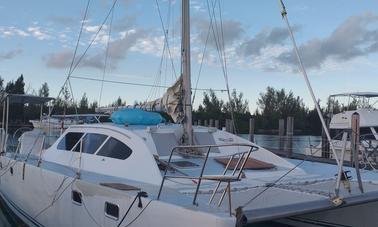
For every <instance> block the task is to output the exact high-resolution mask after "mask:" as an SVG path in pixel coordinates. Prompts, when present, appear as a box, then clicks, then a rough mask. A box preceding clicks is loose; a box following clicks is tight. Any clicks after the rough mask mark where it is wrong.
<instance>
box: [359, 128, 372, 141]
mask: <svg viewBox="0 0 378 227" xmlns="http://www.w3.org/2000/svg"><path fill="white" fill-rule="evenodd" d="M360 137H361V139H362V140H375V137H374V135H373V132H372V131H371V129H370V127H361V128H360Z"/></svg>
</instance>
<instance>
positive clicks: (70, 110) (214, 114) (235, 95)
mask: <svg viewBox="0 0 378 227" xmlns="http://www.w3.org/2000/svg"><path fill="white" fill-rule="evenodd" d="M0 89H1V91H5V92H7V93H10V94H32V95H38V96H41V97H49V96H50V89H49V86H48V84H47V83H46V82H44V83H43V84H41V86H40V87H39V89H38V90H37V91H35V90H30V89H27V90H25V82H24V76H23V75H21V76H20V77H18V78H17V79H16V80H15V81H13V80H12V81H9V82H7V83H5V81H4V80H3V79H2V78H1V77H0ZM256 104H257V109H256V110H255V111H254V112H253V113H252V112H251V111H250V110H249V102H248V100H247V99H246V98H245V97H244V94H243V93H242V92H237V91H236V90H233V91H232V92H231V93H230V98H229V99H228V101H224V100H222V99H220V98H219V97H218V96H217V95H216V93H215V92H214V91H212V90H210V91H208V92H204V94H203V100H202V103H201V104H200V105H199V107H198V108H197V109H195V110H194V111H193V120H195V121H198V120H201V121H202V122H203V121H205V120H209V119H216V120H219V121H220V123H221V125H224V124H225V121H226V119H231V118H232V114H231V113H233V117H234V119H235V123H236V124H235V126H236V129H237V132H238V133H248V128H249V119H250V118H254V119H255V129H256V133H261V132H263V133H269V132H270V133H273V132H275V131H274V130H276V129H278V122H279V119H287V117H289V116H291V117H294V127H295V130H296V132H297V133H300V134H312V135H320V133H321V124H320V120H319V118H318V115H317V113H316V110H315V109H310V108H308V107H307V106H306V105H305V104H304V102H303V100H302V98H300V97H299V96H295V95H294V93H293V92H292V91H289V92H287V91H286V90H285V89H275V88H273V87H267V88H266V90H265V91H264V92H261V93H260V94H259V98H258V99H257V103H256ZM331 104H332V105H333V107H334V108H333V109H334V111H341V110H343V108H345V107H343V106H342V105H340V104H339V103H338V102H337V101H333V102H332V103H331ZM122 105H126V101H125V100H122V99H121V97H118V98H117V99H116V100H114V102H112V103H110V104H109V105H108V106H122ZM350 105H351V106H352V107H353V105H357V103H355V102H352V103H351V104H350ZM97 107H98V103H97V102H96V101H93V102H90V101H89V100H88V97H87V95H86V93H84V94H83V95H82V97H81V98H80V99H79V100H78V101H77V102H75V101H73V99H72V96H71V94H70V91H69V88H68V87H67V86H65V87H64V88H63V89H62V92H61V95H60V97H58V98H57V99H55V101H54V108H53V112H52V113H53V114H75V113H79V114H81V113H95V109H96V108H97ZM43 108H44V112H45V113H47V112H48V109H47V107H43ZM324 110H325V107H323V108H322V111H323V112H324ZM10 111H11V113H10V116H11V118H10V120H11V121H20V119H21V120H22V121H23V122H24V123H26V122H28V121H29V120H31V119H38V118H39V114H40V108H39V107H38V106H33V105H31V106H23V105H20V104H14V105H13V106H12V107H11V108H10ZM1 113H2V111H1V112H0V115H1Z"/></svg>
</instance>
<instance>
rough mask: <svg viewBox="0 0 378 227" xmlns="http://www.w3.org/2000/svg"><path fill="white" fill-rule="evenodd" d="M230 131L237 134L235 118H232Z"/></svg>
mask: <svg viewBox="0 0 378 227" xmlns="http://www.w3.org/2000/svg"><path fill="white" fill-rule="evenodd" d="M230 132H231V133H232V134H235V133H236V132H235V127H234V121H233V120H230Z"/></svg>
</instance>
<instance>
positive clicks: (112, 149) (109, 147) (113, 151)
mask: <svg viewBox="0 0 378 227" xmlns="http://www.w3.org/2000/svg"><path fill="white" fill-rule="evenodd" d="M131 153H132V150H131V149H130V147H128V146H127V145H126V144H124V143H122V142H121V141H119V140H117V139H114V138H112V137H111V138H110V139H108V141H106V143H105V144H104V146H102V147H101V149H100V150H99V151H98V152H97V155H100V156H105V157H110V158H116V159H122V160H124V159H126V158H128V157H129V156H130V155H131Z"/></svg>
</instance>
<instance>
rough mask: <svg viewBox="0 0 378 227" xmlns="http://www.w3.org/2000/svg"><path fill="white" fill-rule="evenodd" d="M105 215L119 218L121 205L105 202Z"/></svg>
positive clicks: (115, 218)
mask: <svg viewBox="0 0 378 227" xmlns="http://www.w3.org/2000/svg"><path fill="white" fill-rule="evenodd" d="M105 216H107V217H109V218H112V219H114V220H118V217H119V207H118V205H116V204H113V203H109V202H105Z"/></svg>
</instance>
